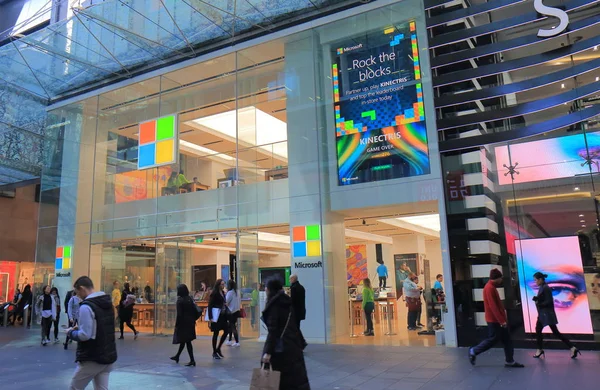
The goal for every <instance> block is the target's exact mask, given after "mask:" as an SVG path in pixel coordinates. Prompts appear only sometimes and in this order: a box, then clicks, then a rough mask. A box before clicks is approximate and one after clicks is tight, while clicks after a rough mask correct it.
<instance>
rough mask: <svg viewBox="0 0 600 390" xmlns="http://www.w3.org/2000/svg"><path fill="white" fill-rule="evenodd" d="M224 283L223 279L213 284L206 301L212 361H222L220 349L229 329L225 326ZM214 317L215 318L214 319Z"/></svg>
mask: <svg viewBox="0 0 600 390" xmlns="http://www.w3.org/2000/svg"><path fill="white" fill-rule="evenodd" d="M224 289H225V282H224V281H223V279H218V280H217V281H216V283H215V287H214V288H213V290H212V293H211V294H210V300H209V301H208V310H207V316H208V320H209V321H210V330H211V331H212V332H213V336H212V348H213V355H212V356H213V359H215V360H219V359H223V358H224V357H225V356H223V353H221V347H222V346H223V343H224V342H225V339H226V338H227V334H228V333H229V327H228V325H227V306H226V305H225V292H224V291H223V290H224ZM215 316H216V318H215ZM221 331H223V335H222V336H221V340H220V341H219V345H218V346H217V340H218V338H219V332H221Z"/></svg>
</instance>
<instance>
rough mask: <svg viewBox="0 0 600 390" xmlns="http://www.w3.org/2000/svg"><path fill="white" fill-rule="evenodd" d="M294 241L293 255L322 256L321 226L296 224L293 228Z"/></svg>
mask: <svg viewBox="0 0 600 390" xmlns="http://www.w3.org/2000/svg"><path fill="white" fill-rule="evenodd" d="M292 243H293V244H292V248H293V257H319V256H321V226H320V225H309V226H295V227H294V228H293V229H292ZM297 264H303V263H297ZM296 267H297V268H298V265H296ZM300 268H304V267H300Z"/></svg>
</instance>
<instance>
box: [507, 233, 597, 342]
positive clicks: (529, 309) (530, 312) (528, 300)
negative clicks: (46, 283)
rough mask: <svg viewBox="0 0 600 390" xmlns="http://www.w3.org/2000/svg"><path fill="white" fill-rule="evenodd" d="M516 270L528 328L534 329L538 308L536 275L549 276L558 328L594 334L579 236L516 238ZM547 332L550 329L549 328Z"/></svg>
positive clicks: (546, 329)
mask: <svg viewBox="0 0 600 390" xmlns="http://www.w3.org/2000/svg"><path fill="white" fill-rule="evenodd" d="M515 245H516V250H517V269H518V274H519V286H520V289H521V301H522V303H523V304H522V306H521V307H522V310H523V320H524V323H525V331H526V332H528V333H533V332H535V324H536V322H537V316H538V313H537V308H536V306H535V303H534V302H533V301H532V298H533V297H534V296H535V295H537V292H538V287H537V286H536V284H535V279H534V277H533V274H534V273H536V272H537V271H540V272H543V273H545V274H547V275H548V278H547V279H546V283H548V286H549V287H550V288H551V289H552V295H553V296H554V308H555V310H556V317H557V318H558V328H559V330H560V331H561V332H562V333H570V334H592V333H593V331H592V320H591V316H590V305H589V301H588V295H587V293H586V282H585V277H584V274H583V264H582V260H581V251H580V249H579V238H578V237H576V236H574V237H552V238H535V239H528V240H516V241H515ZM544 331H545V332H550V329H549V328H548V327H546V328H545V329H544Z"/></svg>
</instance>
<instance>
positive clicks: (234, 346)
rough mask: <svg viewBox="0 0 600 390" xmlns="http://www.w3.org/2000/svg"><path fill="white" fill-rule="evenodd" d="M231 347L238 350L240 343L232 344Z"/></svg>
mask: <svg viewBox="0 0 600 390" xmlns="http://www.w3.org/2000/svg"><path fill="white" fill-rule="evenodd" d="M231 346H232V347H233V348H239V347H240V343H233V344H231Z"/></svg>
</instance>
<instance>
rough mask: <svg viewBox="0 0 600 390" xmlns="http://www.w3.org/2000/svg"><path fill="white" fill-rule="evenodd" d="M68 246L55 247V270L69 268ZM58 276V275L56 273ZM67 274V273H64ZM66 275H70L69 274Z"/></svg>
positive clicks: (69, 250)
mask: <svg viewBox="0 0 600 390" xmlns="http://www.w3.org/2000/svg"><path fill="white" fill-rule="evenodd" d="M72 249H73V248H72V247H70V246H59V247H58V248H56V260H55V262H54V269H55V270H56V271H58V270H63V269H71V265H72V264H71V251H72ZM57 276H58V275H57ZM65 276H67V275H65ZM68 276H71V275H70V274H69V275H68Z"/></svg>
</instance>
